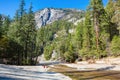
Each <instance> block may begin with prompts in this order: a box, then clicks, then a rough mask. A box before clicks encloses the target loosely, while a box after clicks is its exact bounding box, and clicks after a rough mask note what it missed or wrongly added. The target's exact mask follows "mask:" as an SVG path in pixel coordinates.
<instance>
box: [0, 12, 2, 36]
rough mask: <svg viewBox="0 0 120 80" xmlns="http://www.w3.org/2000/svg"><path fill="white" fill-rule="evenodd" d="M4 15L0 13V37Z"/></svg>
mask: <svg viewBox="0 0 120 80" xmlns="http://www.w3.org/2000/svg"><path fill="white" fill-rule="evenodd" d="M2 23H3V22H2V15H1V14H0V38H1V37H2Z"/></svg>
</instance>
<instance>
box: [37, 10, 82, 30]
mask: <svg viewBox="0 0 120 80" xmlns="http://www.w3.org/2000/svg"><path fill="white" fill-rule="evenodd" d="M83 14H84V11H82V10H77V9H55V8H45V9H43V10H40V11H37V12H36V13H35V20H36V24H37V27H38V28H40V27H41V26H45V25H47V24H51V23H53V22H54V21H57V20H67V21H69V22H76V21H77V20H79V19H80V18H81V17H82V16H83Z"/></svg>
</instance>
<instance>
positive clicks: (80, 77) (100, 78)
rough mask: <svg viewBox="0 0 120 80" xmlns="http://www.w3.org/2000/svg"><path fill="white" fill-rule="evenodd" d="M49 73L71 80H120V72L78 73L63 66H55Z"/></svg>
mask: <svg viewBox="0 0 120 80" xmlns="http://www.w3.org/2000/svg"><path fill="white" fill-rule="evenodd" d="M50 71H53V72H59V73H62V74H64V75H66V76H69V77H71V78H72V79H73V80H120V71H95V70H94V71H93V70H92V71H78V70H77V69H74V68H70V67H67V66H64V65H56V66H54V67H52V68H51V69H50Z"/></svg>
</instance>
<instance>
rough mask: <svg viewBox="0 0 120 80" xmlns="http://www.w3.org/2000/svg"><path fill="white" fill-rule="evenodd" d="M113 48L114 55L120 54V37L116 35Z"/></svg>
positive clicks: (112, 44)
mask: <svg viewBox="0 0 120 80" xmlns="http://www.w3.org/2000/svg"><path fill="white" fill-rule="evenodd" d="M111 50H112V55H113V56H120V37H119V36H115V37H114V38H113V40H112V42H111Z"/></svg>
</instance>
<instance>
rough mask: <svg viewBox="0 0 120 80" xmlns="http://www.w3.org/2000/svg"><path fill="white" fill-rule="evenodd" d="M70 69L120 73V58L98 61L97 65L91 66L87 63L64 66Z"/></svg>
mask: <svg viewBox="0 0 120 80" xmlns="http://www.w3.org/2000/svg"><path fill="white" fill-rule="evenodd" d="M64 65H66V66H68V67H72V68H77V69H78V70H116V71H120V57H118V58H106V59H101V60H96V63H94V64H89V63H88V62H87V61H82V62H77V63H73V64H64Z"/></svg>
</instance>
